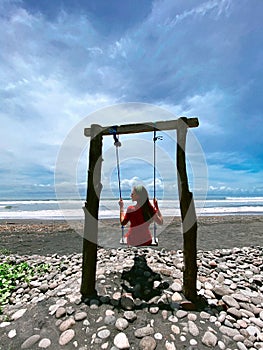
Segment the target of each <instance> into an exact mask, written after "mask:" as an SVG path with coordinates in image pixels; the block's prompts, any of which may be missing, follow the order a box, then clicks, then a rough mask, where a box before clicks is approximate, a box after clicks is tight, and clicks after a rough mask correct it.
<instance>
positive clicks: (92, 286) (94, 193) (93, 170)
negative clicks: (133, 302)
mask: <svg viewBox="0 0 263 350" xmlns="http://www.w3.org/2000/svg"><path fill="white" fill-rule="evenodd" d="M90 137H91V138H90V150H89V170H88V186H87V195H86V202H85V206H84V208H83V209H84V213H85V226H84V237H83V256H82V282H81V288H80V292H81V294H82V299H83V300H84V299H86V298H90V297H92V296H96V295H97V291H96V267H97V249H98V245H97V242H98V212H99V201H100V193H101V189H102V185H101V182H100V181H101V163H102V128H101V126H99V125H97V124H92V125H91V129H90Z"/></svg>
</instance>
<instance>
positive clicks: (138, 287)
mask: <svg viewBox="0 0 263 350" xmlns="http://www.w3.org/2000/svg"><path fill="white" fill-rule="evenodd" d="M120 279H121V280H123V282H122V283H121V284H120V285H121V296H120V297H119V298H117V299H115V298H111V297H110V296H108V295H98V294H96V295H93V296H90V297H89V298H86V299H84V300H82V302H84V303H85V304H86V305H88V306H90V307H91V306H92V305H97V306H101V305H103V304H106V305H110V306H113V308H114V309H117V310H119V311H121V310H125V311H133V310H143V309H148V310H149V309H150V308H158V310H167V311H171V312H172V313H174V312H177V311H178V310H185V311H197V312H201V311H203V310H205V311H208V310H211V311H213V312H218V313H219V312H220V311H222V310H223V306H222V305H214V304H209V303H208V301H207V300H206V299H205V298H204V297H203V296H198V298H197V299H196V301H195V302H191V301H187V300H185V301H183V302H173V301H171V300H169V297H168V295H167V293H163V292H164V291H165V290H166V289H168V288H169V283H168V282H167V281H162V278H161V275H160V274H159V273H156V272H154V271H153V270H152V269H151V268H150V267H149V266H148V265H147V260H146V258H145V256H144V254H140V255H138V254H136V255H135V257H134V265H133V266H132V267H131V269H130V270H124V271H123V272H122V274H121V277H120ZM123 292H124V294H123ZM131 296H132V297H131ZM157 312H158V311H157Z"/></svg>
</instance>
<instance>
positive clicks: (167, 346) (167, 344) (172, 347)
mask: <svg viewBox="0 0 263 350" xmlns="http://www.w3.org/2000/svg"><path fill="white" fill-rule="evenodd" d="M165 349H166V350H176V347H175V344H174V342H169V341H168V340H166V342H165Z"/></svg>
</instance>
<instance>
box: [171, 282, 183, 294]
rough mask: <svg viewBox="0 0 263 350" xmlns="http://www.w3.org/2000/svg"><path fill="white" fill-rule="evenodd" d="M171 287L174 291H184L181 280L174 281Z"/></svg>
mask: <svg viewBox="0 0 263 350" xmlns="http://www.w3.org/2000/svg"><path fill="white" fill-rule="evenodd" d="M170 288H171V289H172V291H173V292H182V284H181V283H179V282H174V283H173V284H172V285H171V286H170Z"/></svg>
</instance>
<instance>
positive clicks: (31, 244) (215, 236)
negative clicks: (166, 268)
mask: <svg viewBox="0 0 263 350" xmlns="http://www.w3.org/2000/svg"><path fill="white" fill-rule="evenodd" d="M197 222H198V230H197V249H198V250H212V249H222V248H234V247H247V246H263V216H261V215H221V216H201V217H198V218H197ZM83 227H84V225H83V222H81V221H76V222H74V223H72V222H70V223H68V222H66V221H63V220H12V221H10V220H9V221H8V220H1V221H0V248H1V249H2V250H6V251H8V252H10V253H13V254H20V255H26V254H29V255H30V254H41V255H48V254H59V255H64V254H72V253H81V252H82V241H83V239H82V235H83V231H84V228H83ZM157 236H158V241H159V245H158V247H155V248H156V249H158V250H160V249H167V250H182V248H183V235H182V228H181V220H180V218H179V217H175V218H171V217H169V218H167V217H165V218H164V225H163V226H158V230H157ZM120 238H121V228H120V225H119V222H118V220H117V219H104V220H100V221H99V229H98V244H99V246H102V247H103V248H106V249H107V248H118V247H121V246H122V245H120V244H119V241H120Z"/></svg>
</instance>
